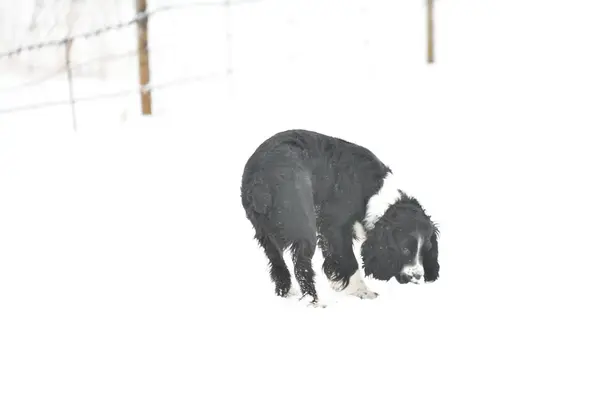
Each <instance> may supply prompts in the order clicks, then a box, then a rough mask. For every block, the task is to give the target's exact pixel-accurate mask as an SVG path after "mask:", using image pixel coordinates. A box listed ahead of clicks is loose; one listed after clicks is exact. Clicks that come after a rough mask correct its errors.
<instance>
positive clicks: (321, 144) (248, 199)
mask: <svg viewBox="0 0 600 400" xmlns="http://www.w3.org/2000/svg"><path fill="white" fill-rule="evenodd" d="M241 202H242V206H243V207H244V210H245V213H246V217H247V219H248V220H249V221H250V222H251V224H252V226H253V228H254V231H255V235H254V238H255V239H256V240H257V241H258V243H259V244H260V246H261V247H262V249H263V250H264V253H265V254H266V256H267V258H268V264H269V273H270V278H271V280H272V282H273V283H274V284H275V294H276V295H278V296H281V297H288V296H289V295H290V289H291V283H292V281H291V274H290V271H289V270H288V268H287V266H286V263H285V261H284V259H283V252H284V251H285V250H288V249H289V250H290V252H291V255H292V261H293V267H294V269H293V271H294V275H295V277H296V280H297V282H298V284H299V287H300V290H301V298H305V297H307V298H309V299H310V301H309V304H312V305H318V303H319V297H318V295H317V291H316V289H315V283H314V276H315V273H314V270H313V266H312V258H313V256H314V254H315V251H316V248H317V246H318V247H319V248H320V250H321V252H322V254H323V258H324V262H323V266H322V268H323V272H324V274H325V276H326V277H327V279H328V281H329V283H330V285H331V286H332V288H333V289H334V290H337V291H345V292H347V294H349V295H353V296H357V297H359V298H361V299H374V298H376V297H378V293H376V292H374V291H372V290H370V289H369V288H368V287H367V286H366V284H365V282H364V280H363V279H362V277H361V274H360V271H359V266H358V262H357V260H356V257H355V255H354V252H353V245H354V241H356V240H359V241H362V245H361V251H360V255H361V258H362V262H363V269H364V274H365V276H367V277H373V278H375V279H377V280H383V281H389V280H390V279H392V278H395V279H396V280H397V281H398V282H399V283H400V284H406V283H415V284H421V283H424V282H433V281H436V280H437V279H438V278H439V270H440V266H439V263H438V237H439V228H438V225H437V224H436V223H435V222H433V221H432V220H431V217H430V216H429V215H428V214H427V213H426V211H425V210H424V209H423V207H422V206H421V204H420V203H419V202H418V201H417V199H415V198H414V197H411V196H409V195H407V194H406V193H404V192H403V191H402V190H401V189H400V188H399V187H398V185H397V184H396V183H395V179H394V175H393V173H392V170H391V169H390V168H389V167H388V166H387V165H385V164H384V163H383V162H382V161H381V160H380V159H379V158H377V157H376V156H375V155H374V154H373V153H372V152H371V151H370V150H368V149H366V148H364V147H362V146H359V145H357V144H354V143H351V142H348V141H346V140H343V139H340V138H336V137H332V136H327V135H324V134H321V133H318V132H313V131H309V130H302V129H295V130H287V131H283V132H279V133H277V134H275V135H273V136H271V137H270V138H268V139H267V140H265V141H264V142H263V143H262V144H260V145H259V146H258V148H257V149H256V150H255V152H254V153H253V154H252V155H251V156H250V157H249V159H248V160H247V162H246V164H245V167H244V171H243V175H242V183H241Z"/></svg>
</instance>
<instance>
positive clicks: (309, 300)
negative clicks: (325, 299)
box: [299, 295, 327, 308]
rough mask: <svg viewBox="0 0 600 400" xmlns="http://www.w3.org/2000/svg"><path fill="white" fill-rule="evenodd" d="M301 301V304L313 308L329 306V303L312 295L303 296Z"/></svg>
mask: <svg viewBox="0 0 600 400" xmlns="http://www.w3.org/2000/svg"><path fill="white" fill-rule="evenodd" d="M299 301H300V303H301V304H304V305H305V306H306V307H311V308H326V307H327V305H325V304H323V303H321V302H320V301H319V300H318V299H315V298H313V297H312V296H310V295H305V296H302V297H301V298H300V300H299Z"/></svg>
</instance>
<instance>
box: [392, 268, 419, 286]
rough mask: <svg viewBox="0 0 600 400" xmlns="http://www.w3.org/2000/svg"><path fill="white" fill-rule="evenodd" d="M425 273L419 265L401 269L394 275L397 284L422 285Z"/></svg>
mask: <svg viewBox="0 0 600 400" xmlns="http://www.w3.org/2000/svg"><path fill="white" fill-rule="evenodd" d="M424 275H425V271H424V270H423V267H422V266H421V265H414V266H412V265H411V266H407V267H404V268H402V271H401V272H400V273H399V274H398V275H396V280H397V281H398V282H399V283H414V284H417V285H418V284H421V283H424V281H425V279H424Z"/></svg>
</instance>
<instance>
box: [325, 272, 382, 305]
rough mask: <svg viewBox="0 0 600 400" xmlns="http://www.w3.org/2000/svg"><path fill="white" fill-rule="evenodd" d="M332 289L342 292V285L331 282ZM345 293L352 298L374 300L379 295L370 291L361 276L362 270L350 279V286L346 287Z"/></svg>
mask: <svg viewBox="0 0 600 400" xmlns="http://www.w3.org/2000/svg"><path fill="white" fill-rule="evenodd" d="M331 287H332V288H333V289H334V290H336V291H340V285H339V283H337V282H331ZM344 292H345V293H346V294H348V295H351V296H356V297H360V298H361V299H374V298H376V297H377V296H378V295H377V293H375V292H373V291H371V290H369V288H368V287H367V285H366V284H365V281H364V280H363V278H362V276H361V274H360V269H358V270H356V272H355V273H354V274H353V275H352V276H351V277H350V280H349V281H348V286H346V289H344Z"/></svg>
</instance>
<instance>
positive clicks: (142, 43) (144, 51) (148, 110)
mask: <svg viewBox="0 0 600 400" xmlns="http://www.w3.org/2000/svg"><path fill="white" fill-rule="evenodd" d="M146 9H147V6H146V0H136V13H137V14H138V15H139V14H142V13H146ZM137 30H138V59H139V76H140V95H141V101H142V114H144V115H150V114H152V93H151V91H150V89H149V88H148V84H149V83H150V65H149V64H150V59H149V57H148V15H147V14H146V15H144V16H143V17H142V18H140V19H139V20H138V23H137Z"/></svg>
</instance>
